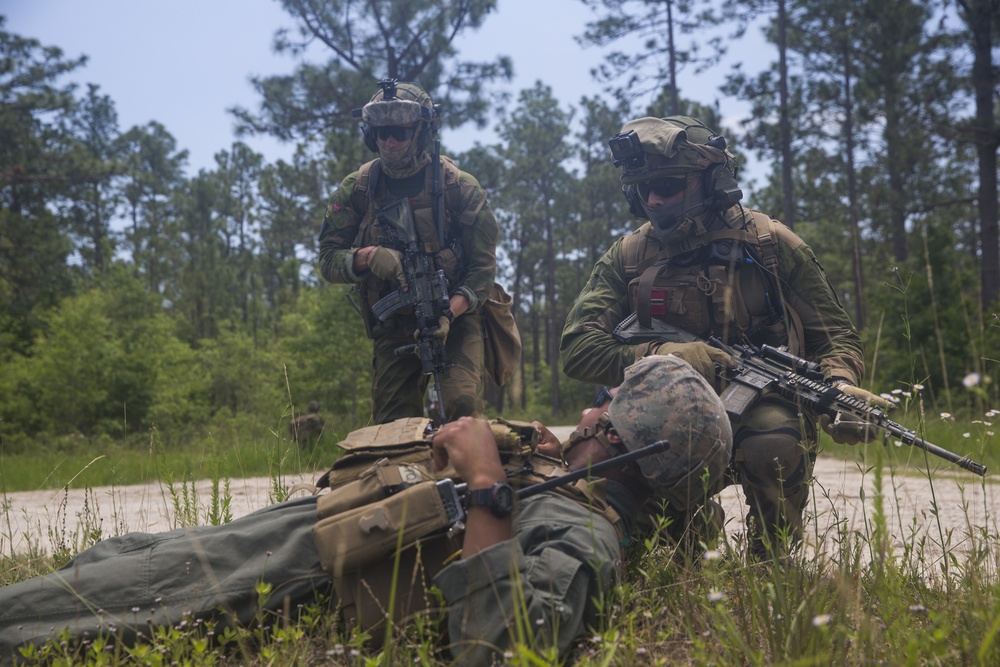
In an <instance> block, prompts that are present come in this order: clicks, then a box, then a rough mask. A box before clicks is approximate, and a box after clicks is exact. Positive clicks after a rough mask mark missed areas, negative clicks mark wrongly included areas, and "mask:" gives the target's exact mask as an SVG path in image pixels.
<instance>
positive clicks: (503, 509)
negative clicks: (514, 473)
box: [493, 483, 514, 515]
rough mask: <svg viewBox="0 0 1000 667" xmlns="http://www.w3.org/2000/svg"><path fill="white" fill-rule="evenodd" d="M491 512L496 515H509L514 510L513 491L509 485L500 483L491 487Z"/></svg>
mask: <svg viewBox="0 0 1000 667" xmlns="http://www.w3.org/2000/svg"><path fill="white" fill-rule="evenodd" d="M493 502H494V506H493V511H494V512H495V513H497V514H501V513H502V514H503V515H506V514H510V513H511V512H512V511H513V510H514V489H512V488H511V487H510V484H504V483H500V484H497V485H496V486H494V487H493Z"/></svg>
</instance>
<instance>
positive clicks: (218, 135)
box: [0, 0, 770, 173]
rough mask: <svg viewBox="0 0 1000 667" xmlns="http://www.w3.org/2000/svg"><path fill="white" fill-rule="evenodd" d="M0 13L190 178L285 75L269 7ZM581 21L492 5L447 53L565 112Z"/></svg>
mask: <svg viewBox="0 0 1000 667" xmlns="http://www.w3.org/2000/svg"><path fill="white" fill-rule="evenodd" d="M0 7H2V8H0V13H2V14H3V15H5V16H6V17H7V23H6V29H7V30H8V31H10V32H13V33H16V34H18V35H22V36H25V37H33V38H36V39H38V40H39V41H41V43H42V44H44V45H51V46H58V47H60V48H62V49H63V51H64V52H65V53H66V55H67V57H75V56H78V55H83V54H86V55H88V56H89V57H90V59H89V62H88V63H87V65H86V66H85V67H84V68H82V69H81V70H80V71H79V73H78V74H77V75H76V76H74V77H73V80H74V81H78V82H80V83H81V84H83V83H96V84H98V85H99V86H100V87H101V91H102V92H103V93H104V94H107V95H110V97H111V98H112V100H114V102H115V106H116V108H117V111H118V114H119V123H120V128H121V130H123V131H124V130H126V129H128V128H130V127H132V126H133V125H142V124H145V123H147V122H149V121H151V120H156V121H159V122H160V123H162V124H163V125H164V126H165V127H166V128H167V130H168V131H169V132H170V133H171V134H172V135H173V136H174V137H175V138H176V139H177V143H178V147H179V148H183V149H187V150H188V151H189V153H190V158H189V163H188V165H189V170H190V173H194V172H195V171H197V170H198V169H201V168H207V169H211V168H213V167H214V160H213V155H214V154H215V153H216V152H218V151H220V150H224V149H228V148H229V146H230V145H231V144H232V142H233V141H234V139H235V135H234V133H233V119H232V117H231V116H230V115H229V114H228V113H226V109H227V108H229V107H232V106H234V105H240V106H244V107H248V108H251V109H254V108H256V106H257V102H258V97H257V95H256V93H255V92H254V91H253V89H252V88H251V86H250V84H249V77H250V76H251V75H254V74H256V75H268V74H286V73H290V72H291V71H292V70H293V69H294V67H295V61H294V60H293V59H291V58H290V57H287V56H277V55H275V54H274V53H273V52H272V50H271V42H272V37H273V35H274V32H275V30H277V29H278V28H280V27H282V26H288V27H291V26H292V25H293V22H292V20H291V18H290V17H289V16H288V15H287V14H285V12H284V11H283V10H282V8H281V5H280V3H279V2H277V0H86V1H83V0H3V2H0ZM590 17H591V14H590V12H589V10H588V9H587V8H586V7H585V6H584V5H583V4H582V3H581V2H580V1H579V0H500V1H499V9H498V11H497V12H496V13H495V14H494V15H492V16H490V17H488V18H487V19H486V21H485V24H484V26H483V28H482V29H481V30H480V31H478V32H476V33H470V34H468V35H466V36H465V37H464V39H463V41H462V42H461V43H460V44H459V48H460V50H461V51H462V54H461V55H462V57H465V58H470V59H476V60H482V59H487V58H491V57H493V56H495V55H496V54H501V53H503V54H507V55H509V56H511V57H512V58H513V61H514V67H515V76H516V78H515V80H514V81H513V82H512V83H511V84H510V85H509V86H507V87H506V88H507V90H508V92H510V93H511V95H512V96H513V97H515V98H516V95H517V93H518V92H519V91H520V90H522V89H524V88H529V87H531V86H532V85H533V84H534V81H535V80H536V79H541V80H542V81H543V82H545V83H546V84H548V85H550V86H551V87H552V88H553V92H554V94H555V95H556V97H557V99H559V100H560V101H561V102H562V104H563V106H564V108H565V107H566V106H568V105H573V106H576V105H577V103H578V102H579V100H580V97H581V96H583V95H595V94H598V93H600V92H601V89H600V86H599V85H598V84H596V83H595V82H594V81H593V80H592V79H591V77H590V69H591V68H592V67H593V66H594V65H596V64H597V63H598V62H599V61H600V53H599V52H597V51H596V50H595V49H583V48H581V47H580V46H578V45H577V44H576V42H575V41H574V39H573V37H574V36H575V35H579V34H581V33H582V32H583V29H584V25H585V24H586V22H587V20H588V19H589V18H590ZM764 48H766V47H764ZM741 51H742V52H744V53H746V52H747V50H746V49H745V48H744V49H741ZM768 53H770V51H768ZM768 57H769V56H766V55H765V58H768ZM723 73H724V68H723V67H718V68H716V69H715V71H713V72H711V73H709V74H703V75H700V76H697V77H695V76H693V75H692V74H683V75H682V77H681V82H680V83H681V86H682V94H684V95H685V96H688V97H692V98H696V99H699V101H701V102H703V103H712V102H714V100H715V99H716V98H718V97H719V93H718V91H717V88H718V85H719V83H721V81H722V78H723ZM696 85H697V86H698V87H699V89H698V92H697V93H696V91H695V88H694V87H695V86H696ZM741 108H742V107H741V106H740V105H738V104H736V103H733V102H730V103H725V104H723V111H724V112H725V113H726V116H727V122H728V121H729V120H730V118H731V119H732V120H733V121H735V120H736V119H738V118H739V116H740V114H741V113H742V112H741ZM476 140H479V141H480V142H482V143H490V142H492V141H494V140H495V136H494V135H493V133H492V131H491V130H489V129H488V130H486V131H485V132H483V131H475V130H474V129H472V128H471V127H470V128H463V129H461V130H451V131H449V134H448V137H447V139H446V142H447V144H448V146H449V147H450V148H451V149H452V150H453V151H461V150H466V149H468V148H470V147H471V146H472V144H473V142H474V141H476ZM246 141H247V143H248V144H250V145H251V147H252V148H254V149H255V150H257V151H259V152H261V153H263V154H264V155H265V156H266V158H267V159H268V160H269V161H273V160H276V159H277V158H279V157H287V156H288V155H289V154H290V148H289V147H287V146H283V145H281V144H279V143H278V142H276V141H274V140H271V139H268V138H252V139H247V140H246ZM744 173H746V172H744Z"/></svg>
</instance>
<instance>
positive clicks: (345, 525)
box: [313, 482, 449, 577]
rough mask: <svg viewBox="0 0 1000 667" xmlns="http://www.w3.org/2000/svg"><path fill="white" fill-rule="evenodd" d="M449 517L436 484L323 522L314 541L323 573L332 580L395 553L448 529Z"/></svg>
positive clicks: (422, 485)
mask: <svg viewBox="0 0 1000 667" xmlns="http://www.w3.org/2000/svg"><path fill="white" fill-rule="evenodd" d="M448 525H449V523H448V516H447V513H446V512H445V508H444V504H443V502H442V501H441V495H440V493H438V490H437V487H436V485H435V483H434V482H421V483H420V484H417V485H416V486H411V487H409V488H407V489H404V490H403V491H400V492H399V493H397V494H395V495H392V496H390V497H388V498H385V499H383V500H380V501H377V502H373V503H369V504H367V505H364V506H362V507H356V508H354V509H351V510H347V511H345V512H341V513H339V514H334V515H332V516H327V517H326V518H323V519H319V520H318V521H317V522H316V525H315V526H314V527H313V541H314V542H315V544H316V551H317V552H319V558H320V563H322V565H323V569H324V570H326V571H327V572H329V573H330V574H331V575H333V576H334V577H341V576H342V575H343V574H344V573H345V572H350V571H352V570H355V569H358V568H360V567H362V566H364V565H367V564H369V563H371V562H372V561H373V560H375V559H379V558H386V557H387V556H390V555H391V554H393V553H395V551H396V545H397V544H400V542H399V540H400V535H402V543H401V544H402V546H403V547H404V548H405V547H407V546H409V545H411V544H413V543H414V542H415V541H417V540H418V539H420V538H421V537H425V536H427V535H431V534H433V533H435V532H437V531H439V530H442V529H444V528H447V527H448Z"/></svg>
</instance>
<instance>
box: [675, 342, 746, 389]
mask: <svg viewBox="0 0 1000 667" xmlns="http://www.w3.org/2000/svg"><path fill="white" fill-rule="evenodd" d="M656 354H672V355H674V356H675V357H679V358H681V359H683V360H684V361H686V362H688V363H689V364H691V367H692V368H694V369H695V370H696V371H698V373H700V374H701V376H702V377H703V378H705V379H706V380H708V383H709V384H710V385H712V386H713V387H715V389H716V390H718V389H719V380H718V378H717V373H716V367H720V368H729V367H731V366H732V365H733V357H732V355H730V354H729V353H727V352H723V351H722V350H720V349H718V348H715V347H712V346H711V345H709V344H708V343H702V342H700V341H699V342H695V343H663V344H662V345H660V347H659V348H657V350H656Z"/></svg>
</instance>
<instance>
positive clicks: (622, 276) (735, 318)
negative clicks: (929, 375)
mask: <svg viewBox="0 0 1000 667" xmlns="http://www.w3.org/2000/svg"><path fill="white" fill-rule="evenodd" d="M725 220H726V221H727V226H729V227H730V228H731V229H730V230H726V231H723V232H722V233H721V234H719V236H720V237H722V238H716V239H714V240H713V239H712V237H711V233H708V234H707V236H708V239H707V240H705V241H704V242H702V241H703V240H702V239H700V238H699V239H698V240H697V241H692V242H691V243H690V244H689V246H690V248H689V250H688V251H687V252H686V253H684V255H683V256H678V255H677V251H676V250H674V249H668V248H665V247H664V244H663V243H662V242H661V241H660V240H659V239H658V238H657V237H656V235H655V234H653V233H652V230H651V228H650V225H649V224H648V223H647V224H644V225H642V226H641V227H640V228H639V229H637V230H636V231H634V232H632V233H631V234H629V235H627V236H625V237H622V238H620V239H618V240H617V241H616V242H615V243H614V244H613V245H612V246H611V248H610V249H609V250H608V252H606V253H605V254H604V256H603V257H601V259H599V260H598V262H597V264H596V265H595V266H594V270H593V272H592V273H591V276H590V279H589V280H588V282H587V284H586V285H585V287H584V289H583V290H582V292H581V293H580V295H579V297H578V298H577V301H576V303H574V305H573V308H572V309H571V310H570V313H569V316H568V317H567V319H566V325H565V327H564V329H563V336H562V341H561V353H562V360H563V367H564V370H565V372H566V374H567V375H569V376H570V377H573V378H576V379H579V380H583V381H586V382H593V383H595V384H606V385H608V386H615V385H617V384H620V383H621V381H622V380H623V379H624V373H625V368H626V367H627V366H629V365H630V364H632V363H633V362H634V361H635V360H636V359H638V358H641V357H643V356H645V355H646V354H648V353H649V351H650V349H651V347H652V346H651V345H649V344H646V345H639V346H632V345H626V344H624V343H621V342H619V341H617V340H616V339H615V338H614V336H613V333H612V332H613V331H614V328H615V327H616V326H617V325H618V324H619V323H620V322H621V321H622V320H624V319H625V318H626V317H627V316H628V315H630V314H632V313H633V312H636V313H639V314H640V315H641V314H642V313H647V314H648V315H649V316H650V317H657V318H660V319H663V320H664V321H666V322H668V323H671V324H674V325H676V326H679V327H681V328H682V329H684V330H686V331H689V332H691V333H694V334H696V335H698V336H705V335H708V334H711V335H715V336H718V337H720V338H722V339H723V340H724V341H725V342H733V341H737V340H739V339H740V337H741V336H746V337H747V338H749V339H750V340H751V342H754V343H755V344H759V343H768V344H772V345H773V344H775V343H778V344H787V345H789V348H790V349H791V350H792V352H794V353H795V354H798V355H799V356H804V357H807V358H810V359H813V360H815V361H817V362H818V363H819V364H820V367H821V368H822V369H823V372H824V375H825V376H826V377H828V378H829V377H840V378H844V379H846V380H848V381H850V382H852V383H857V382H859V381H860V379H861V377H862V376H863V373H864V363H863V354H862V346H861V340H860V338H859V337H858V334H857V332H856V331H855V329H854V325H853V324H852V323H851V320H850V317H849V316H848V315H847V313H846V312H845V311H844V309H843V306H842V305H841V303H840V300H839V298H838V297H837V295H836V292H835V291H834V290H833V287H832V286H831V285H830V282H829V280H828V278H827V277H826V274H825V273H824V272H823V270H822V267H821V266H820V265H819V262H818V261H817V260H816V256H815V255H814V254H813V252H812V249H811V248H809V246H808V245H806V244H805V243H804V242H803V241H802V239H801V238H799V237H798V236H797V235H796V234H795V233H794V232H792V231H791V230H789V229H788V228H787V227H785V226H784V225H781V223H780V222H778V221H777V220H774V219H773V218H770V217H769V216H767V215H766V214H764V213H761V212H759V211H754V210H750V209H743V208H742V207H733V208H731V209H729V210H728V211H726V212H725ZM744 226H745V229H740V228H741V227H744ZM734 230H737V231H738V232H739V233H738V234H733V231H734ZM737 236H738V237H739V238H733V237H737ZM644 277H645V281H644V280H643V278H644Z"/></svg>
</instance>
